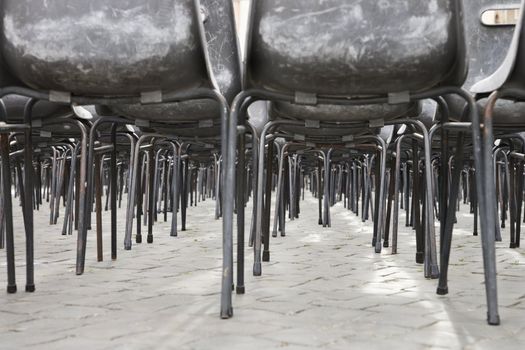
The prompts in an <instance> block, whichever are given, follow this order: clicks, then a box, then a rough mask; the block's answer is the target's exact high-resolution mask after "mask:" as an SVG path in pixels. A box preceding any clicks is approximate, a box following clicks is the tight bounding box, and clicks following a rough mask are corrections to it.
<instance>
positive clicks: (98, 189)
mask: <svg viewBox="0 0 525 350" xmlns="http://www.w3.org/2000/svg"><path fill="white" fill-rule="evenodd" d="M101 161H102V160H101V158H100V155H98V154H97V155H95V172H94V173H93V176H94V177H95V179H94V180H95V212H96V214H95V218H96V230H97V261H103V260H104V254H103V249H102V245H103V242H102V181H101V178H100V177H101V173H100V164H101Z"/></svg>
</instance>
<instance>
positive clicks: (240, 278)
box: [236, 127, 246, 294]
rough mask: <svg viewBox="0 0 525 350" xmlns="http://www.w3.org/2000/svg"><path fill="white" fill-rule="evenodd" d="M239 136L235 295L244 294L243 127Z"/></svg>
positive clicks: (244, 160) (244, 165)
mask: <svg viewBox="0 0 525 350" xmlns="http://www.w3.org/2000/svg"><path fill="white" fill-rule="evenodd" d="M241 128H243V129H242V130H241V133H240V135H239V146H238V150H239V152H238V153H239V156H238V164H237V166H238V169H237V170H238V174H237V186H238V187H237V288H236V292H237V294H244V293H245V287H244V210H245V202H244V192H245V187H246V183H245V181H246V176H245V175H244V173H245V171H246V168H245V167H246V164H245V162H246V150H245V144H246V139H245V134H244V127H241Z"/></svg>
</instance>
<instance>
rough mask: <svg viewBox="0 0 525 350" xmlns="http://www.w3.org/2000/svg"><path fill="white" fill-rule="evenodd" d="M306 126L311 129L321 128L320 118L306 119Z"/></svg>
mask: <svg viewBox="0 0 525 350" xmlns="http://www.w3.org/2000/svg"><path fill="white" fill-rule="evenodd" d="M304 127H305V128H309V129H319V128H320V127H321V122H320V121H319V120H305V121H304Z"/></svg>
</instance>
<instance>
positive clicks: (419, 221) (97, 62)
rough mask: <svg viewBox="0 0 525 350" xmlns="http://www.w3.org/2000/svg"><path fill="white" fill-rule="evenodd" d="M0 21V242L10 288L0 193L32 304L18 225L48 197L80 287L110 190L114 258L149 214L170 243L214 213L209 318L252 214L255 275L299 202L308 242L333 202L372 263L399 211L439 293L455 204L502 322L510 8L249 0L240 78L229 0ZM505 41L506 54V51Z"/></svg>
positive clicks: (11, 269) (511, 108)
mask: <svg viewBox="0 0 525 350" xmlns="http://www.w3.org/2000/svg"><path fill="white" fill-rule="evenodd" d="M523 2H525V0H523ZM523 2H522V4H521V6H522V7H523ZM499 3H505V5H508V4H513V3H512V2H511V1H506V0H505V1H499ZM507 3H508V4H507ZM0 6H1V13H2V22H3V27H2V28H3V29H2V30H3V33H2V45H1V51H0V97H1V102H2V103H1V104H0V112H1V116H2V120H1V121H2V123H0V158H1V160H2V193H3V196H2V198H3V200H2V201H1V203H0V218H1V219H2V222H3V223H4V225H1V228H0V246H1V245H2V244H3V243H4V238H3V235H4V234H5V243H6V246H5V248H6V253H7V254H6V255H7V270H8V286H7V291H8V292H10V293H13V292H16V280H15V266H14V236H13V219H12V216H13V215H12V206H13V203H12V198H11V196H10V195H8V194H9V193H11V189H12V187H13V184H12V183H11V182H12V179H14V182H15V184H14V187H15V188H16V195H19V196H20V202H21V205H22V210H23V218H24V225H25V226H24V227H25V231H26V248H27V282H26V291H28V292H32V291H34V290H35V284H34V277H33V274H34V272H33V231H34V228H33V210H34V209H35V208H36V209H39V208H40V206H42V198H46V199H47V197H49V207H50V223H51V224H57V222H58V218H59V216H62V215H61V214H60V207H61V202H62V203H63V205H64V206H65V211H64V213H63V217H64V225H63V227H62V233H63V234H71V233H72V230H73V229H76V230H78V236H77V262H76V273H77V274H79V275H80V274H82V273H83V272H84V262H85V256H86V237H87V234H88V230H89V229H93V228H94V229H95V231H96V235H97V258H98V260H99V261H100V260H102V259H103V247H102V215H103V211H104V207H105V210H106V211H108V209H109V211H110V212H111V258H112V259H116V258H117V246H118V243H117V242H118V235H117V233H118V222H117V206H118V207H120V206H121V205H122V198H123V197H124V194H125V193H127V197H128V200H127V208H126V219H125V230H124V240H123V241H124V249H125V250H130V249H131V248H132V237H133V227H134V220H136V234H135V242H136V243H141V242H142V226H143V224H146V225H147V239H146V241H147V242H148V243H153V229H154V223H155V221H157V220H159V218H158V217H159V214H162V216H163V220H164V221H167V220H168V213H169V212H171V232H170V235H171V236H177V235H178V227H179V221H178V220H179V219H178V215H180V227H181V230H182V231H184V230H185V229H186V225H187V223H186V221H187V220H186V216H187V208H188V207H189V206H196V205H198V203H199V202H200V201H202V200H207V199H208V198H214V199H215V200H216V207H215V218H216V219H219V218H222V237H223V239H222V247H223V265H222V273H221V276H222V285H221V309H220V316H221V318H229V317H231V316H232V315H233V308H232V290H236V292H237V293H238V294H243V293H245V286H244V268H245V256H244V255H245V237H244V236H245V232H244V227H245V225H244V224H245V219H246V213H245V207H246V205H247V203H248V202H249V201H250V200H251V201H252V203H253V212H252V215H251V229H250V237H249V239H248V244H249V245H250V246H253V249H254V262H253V274H254V275H255V276H260V275H262V270H263V269H262V267H263V265H262V262H263V261H270V239H271V238H275V237H277V236H279V235H280V236H281V237H284V236H286V221H287V219H289V220H295V219H296V218H299V216H300V213H301V206H302V203H301V199H304V193H305V191H307V190H309V191H310V192H311V193H312V194H313V196H314V197H316V198H317V200H318V202H317V205H318V209H319V225H322V226H323V227H329V226H330V225H331V217H330V208H331V206H333V205H335V204H336V203H338V202H343V205H344V206H345V207H346V208H347V209H349V210H351V211H353V212H354V213H355V215H358V216H361V218H362V220H363V222H364V221H367V220H371V221H372V222H373V236H372V237H371V243H372V246H373V249H374V251H375V252H376V253H381V252H382V249H383V248H386V247H390V246H391V247H392V254H395V253H396V252H397V247H398V239H397V232H398V225H399V222H398V216H399V211H400V209H402V210H405V211H406V214H407V215H406V223H405V224H406V226H412V227H413V228H414V229H415V235H416V252H415V253H416V254H415V260H416V262H417V263H422V264H424V276H425V277H426V278H439V284H438V289H437V293H438V294H446V293H448V282H447V273H448V265H449V256H450V250H451V240H452V231H453V225H454V222H455V219H456V218H455V215H456V203H457V201H458V198H459V197H460V196H463V198H464V200H465V202H466V201H467V200H468V201H469V202H470V204H471V211H472V213H473V214H474V233H475V234H477V231H478V230H477V221H478V219H479V221H480V230H479V231H480V236H481V237H480V238H481V241H482V253H483V261H484V271H485V286H486V295H487V306H488V323H489V324H494V325H495V324H499V315H498V309H497V287H496V261H495V243H494V242H495V240H496V239H498V240H499V239H501V232H500V231H501V227H500V225H499V223H498V218H497V215H498V209H496V210H495V209H494V208H496V206H497V203H496V201H495V198H496V197H497V196H496V195H497V194H499V197H498V198H500V199H499V200H498V201H499V215H501V221H502V225H503V224H504V222H505V217H506V214H507V210H508V213H509V214H510V215H509V216H510V220H509V221H510V231H511V242H510V246H511V247H512V248H516V247H519V243H520V227H521V225H520V224H521V211H522V200H523V198H522V197H523V196H522V193H523V186H524V182H523V171H524V163H525V162H524V160H525V136H523V135H524V134H521V133H517V132H516V131H523V132H525V130H521V129H522V128H524V127H525V124H524V123H523V122H522V121H521V117H520V113H521V109H522V107H523V102H522V100H523V98H524V96H525V93H524V92H523V90H524V87H523V86H522V85H523V84H522V83H521V82H520V78H521V74H522V72H521V70H522V69H521V68H520V65H519V63H520V60H521V56H520V55H521V54H522V51H523V50H522V46H523V45H522V43H521V41H523V40H525V39H523V35H522V32H523V30H524V29H523V26H524V25H523V18H524V16H523V14H522V13H521V14H520V15H519V17H518V16H517V13H518V12H519V9H517V8H514V7H512V6H511V7H509V6H504V7H503V8H504V10H503V11H506V12H505V13H506V14H507V15H506V17H505V20H506V21H510V22H512V23H510V22H509V23H507V22H504V23H499V22H498V21H500V20H501V18H500V17H499V12H498V9H494V8H492V2H491V1H490V0H482V1H476V0H464V1H455V0H432V1H428V2H422V1H416V0H413V1H408V2H395V1H390V2H389V1H379V2H374V1H372V2H363V1H357V0H324V1H319V0H286V1H285V0H255V1H251V2H250V12H249V19H248V30H247V33H245V34H246V35H245V37H242V38H240V40H243V41H245V49H246V52H245V55H244V61H243V62H242V64H241V62H240V54H239V50H238V35H237V33H236V30H235V25H236V23H235V19H234V15H233V4H232V1H222V2H218V1H214V0H152V1H140V0H115V1H111V2H109V3H108V2H107V1H103V0H90V1H84V2H75V3H74V4H71V2H68V1H66V0H46V1H44V0H4V1H3V2H1V4H0ZM513 15H515V16H514V17H512V16H513ZM400 18H402V19H403V22H400V20H399V19H400ZM514 22H515V23H516V26H515V28H514V27H513V26H511V25H512V24H514ZM500 24H503V26H500ZM512 33H513V34H512ZM496 40H497V41H499V45H498V46H497V50H493V47H494V46H493V42H495V41H496ZM507 43H508V45H509V47H510V48H509V50H508V52H506V51H505V50H502V49H501V48H502V47H504V46H506V44H507ZM505 54H506V57H504V56H505ZM489 72H494V74H492V75H490V76H487V75H488V74H489ZM509 100H510V101H509ZM230 107H231V108H230ZM480 114H481V115H482V116H483V118H482V120H480ZM493 127H494V130H495V131H496V139H497V140H498V141H497V143H496V147H494V145H495V144H494V136H493V134H492V130H493ZM509 129H512V132H509ZM517 129H518V130H517ZM455 131H458V132H457V133H454V132H455ZM34 145H37V147H36V148H35V147H34ZM449 149H450V150H449ZM469 155H470V156H472V157H470V156H469ZM11 166H14V167H13V168H14V169H11ZM13 175H15V176H13ZM496 189H497V192H496ZM514 189H515V190H514ZM104 191H106V204H105V206H104V203H103V192H104ZM274 191H275V206H274V207H273V222H272V221H271V219H272V192H274ZM250 195H251V197H252V198H251V199H250ZM360 201H361V203H360ZM93 212H95V225H92V218H91V217H92V215H91V214H92V213H93ZM234 213H236V214H237V215H236V220H237V228H236V229H237V279H236V285H234V283H233V281H234V279H233V230H234ZM436 218H437V219H438V220H439V221H440V223H441V225H440V233H439V237H440V240H439V242H440V246H439V248H438V246H437V240H436V234H435V219H436ZM438 252H439V256H440V259H439V261H438ZM232 286H233V287H236V288H235V289H233V288H232Z"/></svg>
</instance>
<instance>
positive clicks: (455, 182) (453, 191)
mask: <svg viewBox="0 0 525 350" xmlns="http://www.w3.org/2000/svg"><path fill="white" fill-rule="evenodd" d="M463 143H464V134H463V133H462V132H461V133H459V135H458V138H457V145H456V155H455V157H454V161H455V166H454V170H453V175H452V182H451V185H450V195H449V203H448V205H447V213H446V215H445V217H444V222H442V223H441V224H442V225H444V229H443V241H442V242H441V274H440V276H439V282H438V288H437V294H439V295H445V294H447V293H448V281H447V278H448V266H449V261H450V248H451V245H452V230H453V228H454V217H455V209H456V206H455V203H456V201H457V197H458V193H459V180H460V176H461V169H462V165H463V157H464V152H463Z"/></svg>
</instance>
